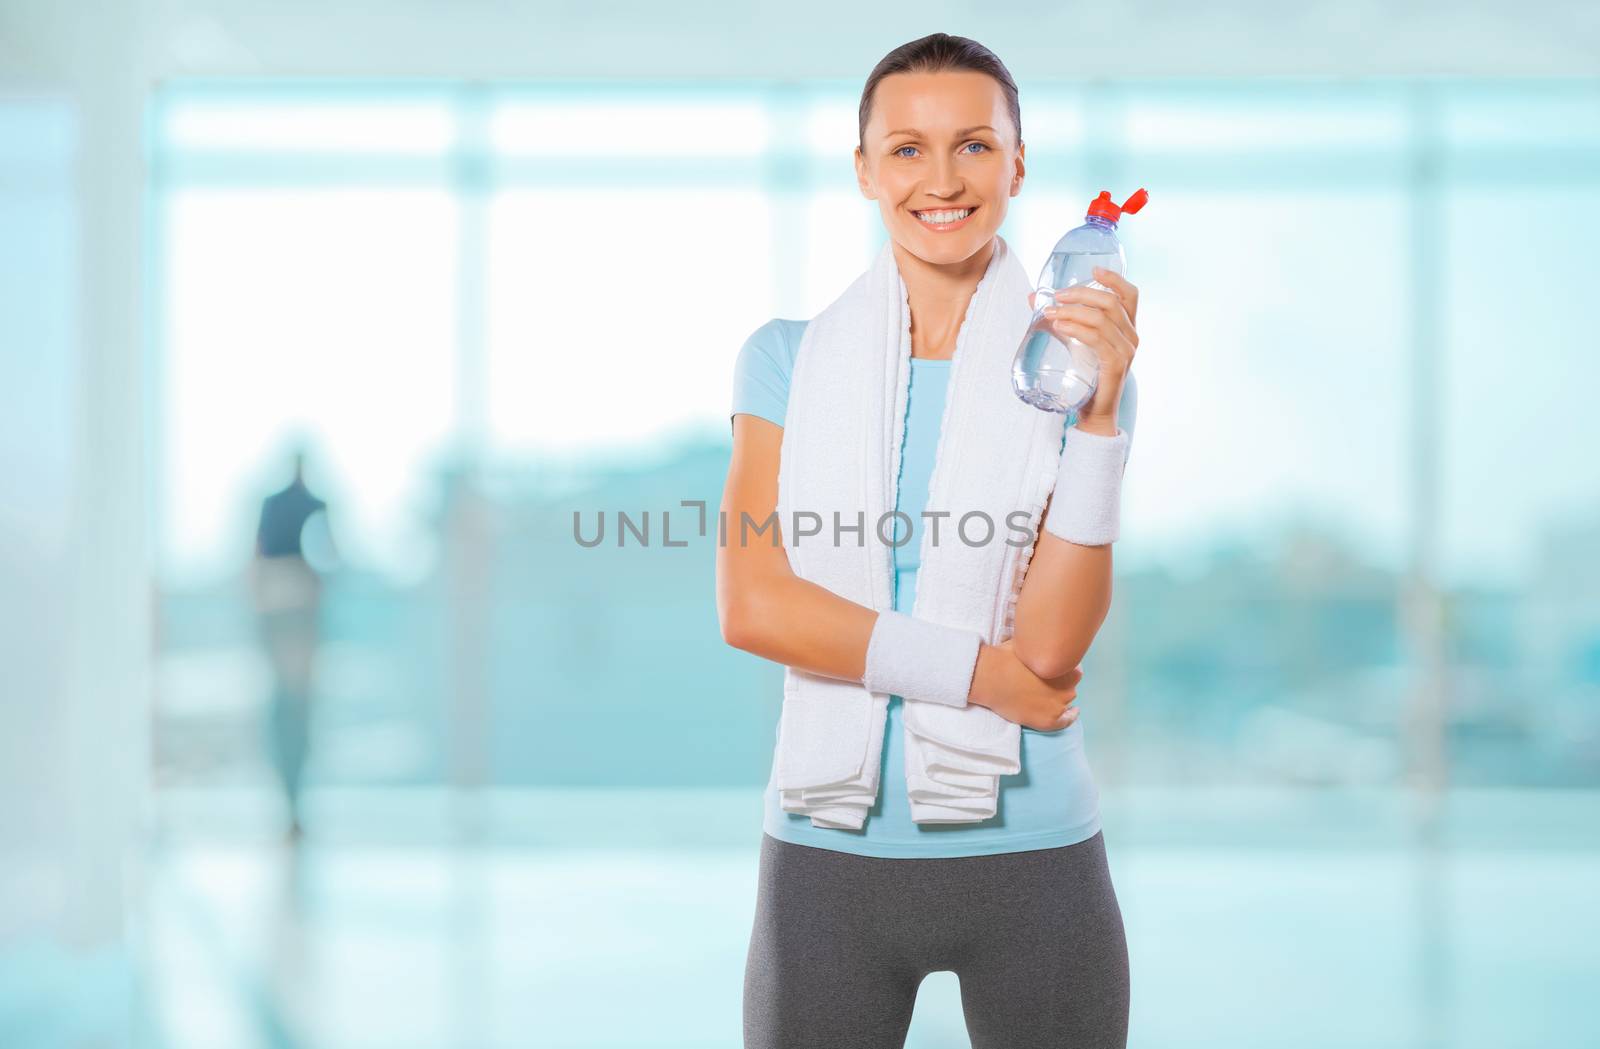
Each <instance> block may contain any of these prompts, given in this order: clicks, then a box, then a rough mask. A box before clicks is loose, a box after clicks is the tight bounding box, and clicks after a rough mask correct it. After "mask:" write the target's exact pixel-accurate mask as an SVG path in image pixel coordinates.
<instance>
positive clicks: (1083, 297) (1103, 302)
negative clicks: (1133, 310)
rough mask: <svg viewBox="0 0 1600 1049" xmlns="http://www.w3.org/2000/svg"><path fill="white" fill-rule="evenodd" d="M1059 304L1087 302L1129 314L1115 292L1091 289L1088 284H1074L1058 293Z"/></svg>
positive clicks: (1056, 297)
mask: <svg viewBox="0 0 1600 1049" xmlns="http://www.w3.org/2000/svg"><path fill="white" fill-rule="evenodd" d="M1055 300H1056V301H1057V302H1086V303H1091V304H1093V305H1096V306H1099V307H1100V308H1101V309H1104V310H1115V311H1116V312H1118V313H1126V312H1128V310H1127V307H1126V306H1124V305H1123V303H1122V296H1121V295H1118V294H1117V293H1116V292H1114V291H1102V290H1101V289H1099V288H1091V287H1089V286H1088V285H1087V284H1074V285H1073V286H1072V287H1070V288H1063V289H1062V290H1060V291H1058V292H1056V294H1055Z"/></svg>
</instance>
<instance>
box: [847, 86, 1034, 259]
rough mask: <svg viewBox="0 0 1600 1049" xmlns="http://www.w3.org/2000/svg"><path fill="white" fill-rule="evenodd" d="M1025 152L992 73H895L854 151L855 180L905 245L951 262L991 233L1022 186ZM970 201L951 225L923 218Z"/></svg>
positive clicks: (974, 249) (977, 246) (879, 88)
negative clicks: (964, 215)
mask: <svg viewBox="0 0 1600 1049" xmlns="http://www.w3.org/2000/svg"><path fill="white" fill-rule="evenodd" d="M1022 155H1023V146H1022V143H1021V142H1019V141H1017V139H1016V130H1015V128H1013V127H1012V124H1011V116H1010V113H1009V112H1008V110H1007V109H1006V101H1005V94H1004V92H1003V91H1002V90H1001V89H1000V85H999V83H997V82H996V81H995V79H994V78H993V77H991V76H989V75H987V74H985V73H976V72H972V71H971V70H964V69H963V70H946V71H944V72H939V73H895V74H894V75H892V76H886V77H884V78H883V79H882V80H880V81H878V86H877V89H876V92H875V94H874V96H873V100H872V114H871V116H870V118H869V119H868V121H867V128H866V135H865V139H864V141H863V142H862V144H861V146H859V147H857V149H856V158H855V159H856V180H857V182H858V183H859V184H860V186H861V192H862V194H863V195H865V196H866V197H867V199H869V200H876V201H877V202H878V211H879V213H880V214H881V215H882V216H883V224H884V226H885V227H886V228H887V229H888V231H889V236H890V237H891V238H892V239H893V240H894V241H895V242H896V243H897V244H898V245H899V246H900V247H902V248H904V249H905V250H907V251H909V252H911V253H912V254H913V255H916V256H917V257H918V258H920V259H922V260H924V261H926V262H928V263H931V264H934V265H946V264H949V263H957V262H962V261H964V260H966V259H969V258H971V257H972V256H973V255H975V254H977V253H978V252H979V251H980V250H982V249H983V247H984V246H985V245H987V244H988V243H989V241H990V240H991V239H992V238H993V237H994V235H995V232H996V231H997V230H998V229H999V228H1000V223H1001V222H1002V221H1003V220H1004V219H1005V217H1006V206H1007V204H1008V202H1009V201H1010V199H1011V198H1012V197H1014V196H1016V195H1017V193H1018V192H1020V191H1021V189H1022V175H1023V170H1022ZM969 208H971V209H974V210H973V211H972V212H971V214H969V215H967V216H966V217H965V218H960V219H958V220H956V221H954V222H949V221H946V222H943V223H937V222H930V221H928V218H927V216H928V213H930V212H934V213H937V212H945V213H948V212H951V211H957V212H959V211H964V210H966V209H969ZM919 214H921V215H922V216H924V217H920V218H919V217H918V216H919ZM938 217H941V218H945V219H948V218H949V217H950V216H949V215H948V214H944V215H940V216H938Z"/></svg>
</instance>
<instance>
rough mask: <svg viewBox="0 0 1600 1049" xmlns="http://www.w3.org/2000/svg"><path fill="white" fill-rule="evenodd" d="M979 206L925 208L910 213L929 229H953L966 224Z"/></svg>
mask: <svg viewBox="0 0 1600 1049" xmlns="http://www.w3.org/2000/svg"><path fill="white" fill-rule="evenodd" d="M978 207H979V205H977V204H974V205H972V206H971V207H967V208H927V209H924V210H921V211H912V212H911V214H912V215H914V216H915V217H916V219H917V221H918V222H920V223H922V224H923V225H924V226H927V227H928V228H930V229H953V228H955V227H956V226H959V225H961V224H962V223H964V222H966V221H967V219H969V218H971V217H972V215H973V213H974V212H976V211H977V210H978Z"/></svg>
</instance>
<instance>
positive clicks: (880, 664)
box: [717, 413, 1020, 707]
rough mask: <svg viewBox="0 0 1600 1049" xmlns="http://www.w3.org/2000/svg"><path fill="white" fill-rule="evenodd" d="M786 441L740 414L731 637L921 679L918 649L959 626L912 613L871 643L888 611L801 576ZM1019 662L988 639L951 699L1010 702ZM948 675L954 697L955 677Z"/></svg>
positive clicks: (726, 556) (788, 659)
mask: <svg viewBox="0 0 1600 1049" xmlns="http://www.w3.org/2000/svg"><path fill="white" fill-rule="evenodd" d="M782 440H783V427H781V426H778V425H777V424H776V423H773V422H771V421H770V420H768V419H764V418H761V417H760V416H757V415H752V414H748V413H738V414H735V415H734V417H733V457H732V459H731V461H730V462H729V465H728V479H727V483H726V484H725V485H724V487H723V491H722V507H721V510H722V513H723V515H724V516H723V519H724V520H725V521H726V522H727V540H726V541H725V542H719V543H718V546H717V617H718V619H719V621H720V622H721V626H722V638H723V640H724V641H726V642H727V643H728V644H730V645H732V646H733V647H734V648H738V649H742V650H743V651H746V652H749V653H751V654H753V655H757V656H761V657H762V658H764V659H770V660H772V661H773V662H776V663H782V664H783V665H785V666H789V667H795V668H797V669H800V670H805V671H809V672H811V673H813V674H821V675H824V676H826V677H833V678H839V679H841V680H845V681H862V680H863V679H864V678H866V677H867V676H868V674H869V673H872V672H877V674H878V676H879V677H880V678H883V679H885V680H893V679H894V678H895V677H896V676H897V675H903V677H904V678H905V679H907V680H915V679H916V677H917V673H916V671H915V670H914V669H913V668H912V667H911V666H909V665H908V663H907V657H908V655H909V656H912V657H914V656H915V655H916V653H917V652H918V650H919V649H921V650H922V651H923V652H924V653H926V651H927V649H926V647H925V646H926V645H927V643H928V642H927V639H928V638H929V637H932V636H933V634H934V632H936V631H946V630H949V628H946V627H941V626H936V625H935V624H929V623H924V622H923V621H920V620H915V621H910V620H911V617H905V619H903V620H901V621H900V622H898V623H896V624H894V625H895V627H896V629H893V630H882V631H879V632H878V637H879V641H880V644H881V645H882V646H883V647H882V648H881V649H878V650H874V651H872V652H869V646H870V644H871V642H872V640H873V633H874V630H875V629H876V628H877V627H878V626H879V622H878V620H879V613H878V612H877V611H876V610H875V609H872V608H869V607H867V606H865V605H861V604H857V603H856V602H854V601H851V600H848V599H847V598H844V597H841V596H839V595H838V594H836V593H834V592H833V591H831V590H829V589H827V588H826V587H823V586H819V585H817V584H816V583H813V582H810V581H809V580H806V579H802V578H800V577H799V576H797V575H795V574H794V571H793V569H792V568H791V567H790V566H789V557H788V554H787V552H786V551H785V550H784V547H783V536H782V531H781V528H780V522H779V521H778V517H777V512H776V511H777V502H778V452H779V448H780V446H781V443H782ZM894 614H895V615H898V613H894ZM885 615H890V613H885ZM885 625H888V624H885ZM951 633H952V635H953V634H954V633H957V632H954V631H952V632H951ZM919 634H920V636H919ZM897 650H898V651H897ZM970 654H971V650H970V649H969V650H968V655H970ZM923 662H934V660H932V659H931V658H929V659H925V660H923ZM1018 669H1020V664H1019V663H1018V662H1017V660H1016V657H1015V656H1014V655H1013V654H1012V653H1011V651H1010V649H1009V647H1008V648H1006V649H1001V648H1000V647H997V646H994V645H988V644H982V643H979V644H978V645H977V656H976V659H975V661H974V662H973V663H972V665H971V671H970V675H971V677H970V682H968V683H967V688H968V691H967V694H966V695H965V696H964V697H959V696H957V697H951V698H950V699H949V700H948V701H951V702H956V701H957V700H964V701H965V702H971V703H977V704H980V705H983V706H990V707H994V706H997V705H999V704H1003V703H1005V702H1006V701H1007V700H1008V699H1009V698H1010V697H1011V696H1012V695H1013V694H1014V693H1015V692H1016V691H1017V685H1016V682H1015V680H1014V679H1015V677H1016V672H1017V670H1018ZM876 684H877V683H876V682H874V685H876ZM942 684H943V685H945V686H946V687H945V688H944V692H945V693H946V695H947V696H949V693H950V691H951V689H950V686H951V684H952V683H951V682H943V683H942ZM959 688H960V686H959V685H957V686H955V690H956V691H959ZM875 690H876V689H875ZM906 698H908V699H916V698H923V697H919V696H917V695H915V694H913V695H909V696H907V697H906ZM956 705H959V702H956Z"/></svg>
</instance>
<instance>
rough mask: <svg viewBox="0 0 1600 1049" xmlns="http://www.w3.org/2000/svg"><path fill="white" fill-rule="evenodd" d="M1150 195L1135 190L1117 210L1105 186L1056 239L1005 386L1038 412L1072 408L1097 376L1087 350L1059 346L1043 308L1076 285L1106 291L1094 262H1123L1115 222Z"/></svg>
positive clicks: (1110, 265)
mask: <svg viewBox="0 0 1600 1049" xmlns="http://www.w3.org/2000/svg"><path fill="white" fill-rule="evenodd" d="M1149 198H1150V195H1149V194H1148V193H1146V192H1145V191H1144V190H1142V189H1141V190H1139V191H1138V192H1137V193H1135V194H1134V195H1133V196H1131V197H1129V198H1128V199H1127V200H1126V201H1125V202H1124V203H1123V205H1122V206H1121V207H1120V208H1119V207H1118V206H1117V205H1115V204H1113V203H1112V202H1111V192H1110V190H1102V191H1101V192H1100V195H1099V196H1098V197H1096V198H1095V199H1094V200H1093V201H1092V202H1090V204H1089V211H1088V214H1087V215H1086V216H1085V218H1086V221H1085V222H1084V224H1083V225H1081V226H1079V227H1078V228H1077V229H1074V230H1071V231H1069V232H1068V233H1067V235H1066V236H1064V237H1062V238H1061V239H1060V240H1059V241H1057V242H1056V246H1055V250H1054V251H1052V252H1051V253H1050V261H1049V262H1047V263H1045V265H1044V269H1043V270H1041V271H1040V273H1039V279H1038V281H1037V282H1035V284H1034V289H1035V290H1034V294H1033V308H1034V309H1033V320H1032V322H1031V323H1029V325H1028V333H1027V334H1026V335H1024V336H1023V337H1022V345H1021V346H1020V347H1019V348H1018V349H1017V355H1016V357H1015V358H1014V359H1013V360H1012V362H1011V385H1012V388H1013V389H1015V390H1016V391H1017V396H1018V397H1021V398H1022V399H1023V400H1024V401H1026V402H1027V403H1029V404H1031V405H1033V406H1034V407H1035V408H1038V409H1040V410H1042V411H1047V412H1062V413H1066V412H1075V411H1077V410H1078V409H1079V408H1081V407H1083V406H1084V405H1085V404H1087V403H1088V402H1089V398H1090V397H1093V396H1094V389H1095V384H1096V382H1097V381H1098V379H1099V376H1100V361H1099V358H1097V357H1096V356H1095V353H1094V351H1093V350H1091V349H1090V348H1089V347H1087V346H1085V345H1084V344H1083V343H1081V342H1079V341H1078V340H1077V339H1073V338H1070V337H1069V338H1068V339H1067V342H1066V344H1065V345H1063V344H1062V342H1061V340H1059V339H1057V338H1056V337H1055V335H1054V334H1053V333H1052V332H1051V330H1050V318H1048V317H1046V316H1045V315H1044V310H1045V307H1047V306H1050V305H1052V304H1054V302H1055V294H1056V292H1058V291H1063V290H1065V289H1067V288H1070V287H1073V286H1074V285H1078V284H1085V285H1088V286H1089V287H1091V288H1100V289H1102V290H1105V291H1110V290H1111V289H1109V288H1107V287H1106V286H1105V285H1104V284H1101V283H1100V282H1099V281H1097V280H1095V279H1094V268H1095V267H1096V266H1100V267H1102V268H1104V269H1108V270H1111V271H1112V272H1114V273H1122V272H1124V267H1125V265H1126V263H1125V260H1124V257H1123V253H1122V243H1121V242H1120V241H1119V240H1117V220H1118V219H1120V218H1121V217H1122V215H1123V213H1124V212H1126V213H1128V214H1132V213H1134V212H1136V211H1138V210H1139V209H1140V208H1142V207H1144V205H1145V201H1147V200H1148V199H1149Z"/></svg>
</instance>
